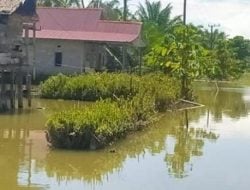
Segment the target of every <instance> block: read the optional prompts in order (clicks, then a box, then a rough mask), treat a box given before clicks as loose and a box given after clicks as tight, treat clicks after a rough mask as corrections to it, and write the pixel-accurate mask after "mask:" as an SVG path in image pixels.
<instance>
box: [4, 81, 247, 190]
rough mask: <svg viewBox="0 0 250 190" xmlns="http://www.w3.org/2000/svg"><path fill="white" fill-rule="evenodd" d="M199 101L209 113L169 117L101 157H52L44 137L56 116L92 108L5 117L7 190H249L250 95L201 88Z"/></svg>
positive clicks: (46, 104) (46, 107)
mask: <svg viewBox="0 0 250 190" xmlns="http://www.w3.org/2000/svg"><path fill="white" fill-rule="evenodd" d="M202 86H204V85H202ZM196 95H197V96H198V101H199V102H200V103H202V104H204V105H206V106H205V107H203V108H199V109H195V110H189V111H188V112H186V113H185V112H174V113H168V114H167V115H166V116H164V117H163V118H162V119H161V120H160V121H159V122H157V123H155V124H154V126H153V127H151V128H148V129H146V130H144V131H140V132H137V133H135V134H133V135H129V136H128V137H127V138H126V139H123V140H120V141H119V142H117V143H115V144H114V145H112V146H111V147H108V148H107V149H104V150H99V151H94V152H91V151H89V152H88V151H87V152H86V151H63V150H52V149H50V148H48V147H47V144H46V140H45V136H44V129H45V122H46V119H47V117H48V116H49V115H50V114H51V113H53V112H54V111H57V110H63V109H68V108H70V107H72V106H86V105H85V104H84V103H79V102H78V103H77V102H65V101H56V100H39V99H37V100H34V103H33V108H32V109H28V110H25V111H23V112H19V113H18V112H17V113H15V114H11V113H9V114H4V115H3V114H2V115H0V171H1V173H0V189H6V190H12V189H13V190H15V189H53V190H55V189H60V190H61V189H72V190H73V189H74V190H75V189H84V190H92V189H93V190H140V189H143V190H166V189H171V190H191V189H192V190H200V189H202V190H211V189H215V190H235V189H240V190H248V189H249V187H250V180H249V176H250V115H249V113H250V88H235V87H224V88H221V90H220V92H219V93H218V94H216V92H215V89H214V88H210V87H202V88H201V87H200V88H198V90H197V91H196ZM187 119H188V122H187ZM111 150H115V153H111V152H114V151H111Z"/></svg>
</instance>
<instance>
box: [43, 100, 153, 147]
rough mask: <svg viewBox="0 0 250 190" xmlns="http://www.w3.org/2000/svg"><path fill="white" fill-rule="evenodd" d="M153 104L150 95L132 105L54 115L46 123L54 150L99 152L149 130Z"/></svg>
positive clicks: (103, 105) (109, 103)
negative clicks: (139, 132) (94, 150)
mask: <svg viewBox="0 0 250 190" xmlns="http://www.w3.org/2000/svg"><path fill="white" fill-rule="evenodd" d="M154 113H155V110H154V101H153V100H152V98H151V97H150V96H148V95H145V96H141V95H138V96H135V97H134V98H133V99H131V100H130V101H128V100H124V99H121V100H119V101H112V100H110V99H107V100H101V101H98V102H97V103H96V104H94V105H93V106H90V107H87V108H85V109H74V110H69V111H63V112H60V113H56V114H54V115H53V116H52V117H51V118H50V119H49V120H48V122H47V129H48V140H49V142H50V143H51V144H52V146H53V147H56V148H66V149H97V148H101V147H103V146H105V145H107V144H108V143H110V142H112V141H114V140H116V139H118V138H121V137H123V136H125V135H126V134H127V133H128V132H130V131H134V130H138V129H139V128H141V127H144V126H146V125H147V124H148V123H149V122H150V121H151V118H152V116H153V115H154Z"/></svg>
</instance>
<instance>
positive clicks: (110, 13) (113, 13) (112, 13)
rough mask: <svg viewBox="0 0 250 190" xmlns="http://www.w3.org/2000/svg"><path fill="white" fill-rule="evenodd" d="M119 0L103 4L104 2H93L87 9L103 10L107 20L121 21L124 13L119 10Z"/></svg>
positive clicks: (100, 0)
mask: <svg viewBox="0 0 250 190" xmlns="http://www.w3.org/2000/svg"><path fill="white" fill-rule="evenodd" d="M119 5H120V3H119V0H110V1H105V2H103V1H102V0H92V1H91V2H90V3H89V5H88V6H87V7H89V8H102V9H103V15H104V18H105V19H111V20H120V19H121V17H122V11H121V10H120V8H119Z"/></svg>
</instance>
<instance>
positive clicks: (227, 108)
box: [198, 88, 250, 122]
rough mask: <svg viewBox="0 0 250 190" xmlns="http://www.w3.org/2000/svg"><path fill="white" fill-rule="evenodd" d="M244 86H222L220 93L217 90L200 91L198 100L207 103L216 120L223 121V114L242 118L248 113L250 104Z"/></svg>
mask: <svg viewBox="0 0 250 190" xmlns="http://www.w3.org/2000/svg"><path fill="white" fill-rule="evenodd" d="M245 90H246V89H243V88H230V89H229V88H222V89H220V91H219V92H218V93H216V91H215V90H211V89H210V90H209V89H207V90H203V91H199V94H198V100H199V102H201V103H203V104H205V105H206V106H207V107H208V109H209V110H210V113H211V114H212V115H213V116H214V119H215V121H217V122H219V121H222V118H223V115H226V116H228V117H230V118H234V119H240V118H241V117H246V116H247V115H248V112H249V109H250V104H249V103H247V102H246V100H245V99H246V98H245V97H246V95H245Z"/></svg>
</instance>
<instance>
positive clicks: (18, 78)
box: [0, 0, 37, 111]
mask: <svg viewBox="0 0 250 190" xmlns="http://www.w3.org/2000/svg"><path fill="white" fill-rule="evenodd" d="M36 21H37V15H36V0H0V86H1V88H0V111H6V110H8V109H9V108H12V109H14V108H15V102H16V100H15V98H16V97H17V98H18V107H19V108H22V107H23V99H22V97H23V78H24V76H25V75H27V74H28V75H27V76H29V77H27V78H29V82H27V84H29V85H27V86H28V88H27V91H28V94H29V95H28V96H29V98H28V99H29V106H30V105H31V98H30V88H31V75H29V73H28V72H29V70H31V69H30V66H31V65H30V64H29V59H28V58H29V47H34V46H33V43H28V39H29V37H30V36H29V35H28V33H29V31H30V30H32V31H33V32H31V33H32V34H33V35H31V36H33V40H34V36H35V35H34V34H35V23H36ZM23 33H24V34H25V35H24V38H23ZM15 85H16V86H17V87H15ZM15 89H17V93H16V90H15ZM16 94H17V96H16Z"/></svg>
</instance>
